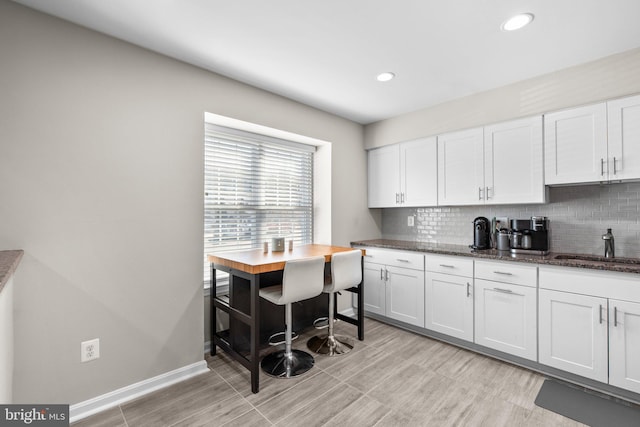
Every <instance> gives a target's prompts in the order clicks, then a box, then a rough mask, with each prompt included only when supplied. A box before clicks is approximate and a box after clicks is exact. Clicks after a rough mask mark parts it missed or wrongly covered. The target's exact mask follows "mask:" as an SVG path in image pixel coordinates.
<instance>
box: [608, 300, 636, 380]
mask: <svg viewBox="0 0 640 427" xmlns="http://www.w3.org/2000/svg"><path fill="white" fill-rule="evenodd" d="M609 384H611V385H614V386H616V387H620V388H624V389H627V390H631V391H633V392H636V393H640V304H638V303H633V302H628V301H619V300H614V299H612V300H609Z"/></svg>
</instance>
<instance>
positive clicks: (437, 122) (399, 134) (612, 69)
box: [365, 48, 640, 149]
mask: <svg viewBox="0 0 640 427" xmlns="http://www.w3.org/2000/svg"><path fill="white" fill-rule="evenodd" d="M639 70H640V48H638V49H633V50H629V51H627V52H623V53H619V54H616V55H612V56H609V57H606V58H602V59H599V60H597V61H593V62H589V63H586V64H582V65H578V66H575V67H571V68H566V69H563V70H559V71H556V72H555V73H551V74H545V75H542V76H539V77H535V78H532V79H528V80H523V81H521V82H517V83H513V84H511V85H507V86H503V87H499V88H496V89H493V90H489V91H486V92H480V93H477V94H474V95H470V96H467V97H464V98H459V99H455V100H453V101H450V102H445V103H443V104H440V105H436V106H434V107H431V108H425V109H422V110H418V111H415V112H413V113H409V114H404V115H402V116H398V117H393V118H390V119H387V120H382V121H380V122H376V123H372V124H370V125H367V126H365V147H366V148H367V149H370V148H376V147H380V146H383V145H388V144H393V143H396V142H402V141H408V140H411V139H415V138H420V137H424V136H431V135H437V134H440V133H444V132H449V131H454V130H461V129H466V128H471V127H475V126H483V125H487V124H491V123H497V122H502V121H505V120H510V119H514V118H517V117H527V116H531V115H535V114H543V113H548V112H551V111H554V110H559V109H563V108H567V107H572V106H577V105H583V104H589V103H592V102H596V101H602V100H605V99H610V98H616V97H620V96H625V95H631V94H634V93H638V92H640V72H639ZM469 72H470V73H472V72H473V66H471V67H470V68H469ZM496 72H499V70H496Z"/></svg>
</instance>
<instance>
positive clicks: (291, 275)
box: [281, 256, 324, 304]
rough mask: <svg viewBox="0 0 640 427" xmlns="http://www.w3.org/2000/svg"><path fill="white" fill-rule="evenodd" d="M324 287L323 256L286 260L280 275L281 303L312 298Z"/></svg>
mask: <svg viewBox="0 0 640 427" xmlns="http://www.w3.org/2000/svg"><path fill="white" fill-rule="evenodd" d="M323 287H324V256H317V257H310V258H304V259H298V260H291V261H287V263H286V264H285V266H284V273H283V277H282V300H281V303H282V304H288V303H292V302H296V301H302V300H305V299H309V298H313V297H315V296H318V295H320V294H321V293H322V289H323Z"/></svg>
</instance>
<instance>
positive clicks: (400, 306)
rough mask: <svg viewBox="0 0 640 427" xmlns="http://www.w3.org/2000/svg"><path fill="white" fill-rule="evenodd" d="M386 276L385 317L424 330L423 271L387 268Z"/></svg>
mask: <svg viewBox="0 0 640 427" xmlns="http://www.w3.org/2000/svg"><path fill="white" fill-rule="evenodd" d="M387 274H388V275H387V289H386V315H387V317H390V318H391V319H396V320H400V321H401V322H405V323H409V324H411V325H416V326H420V327H421V328H424V271H418V270H411V269H408V268H398V267H390V266H387ZM365 295H366V294H365Z"/></svg>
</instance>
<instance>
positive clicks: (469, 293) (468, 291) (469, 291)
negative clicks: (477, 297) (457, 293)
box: [467, 282, 471, 298]
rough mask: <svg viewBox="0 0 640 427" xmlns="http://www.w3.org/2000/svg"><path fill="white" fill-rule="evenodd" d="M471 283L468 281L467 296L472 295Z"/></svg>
mask: <svg viewBox="0 0 640 427" xmlns="http://www.w3.org/2000/svg"><path fill="white" fill-rule="evenodd" d="M470 289H471V285H470V284H469V282H467V298H469V297H470V296H471V290H470Z"/></svg>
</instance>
